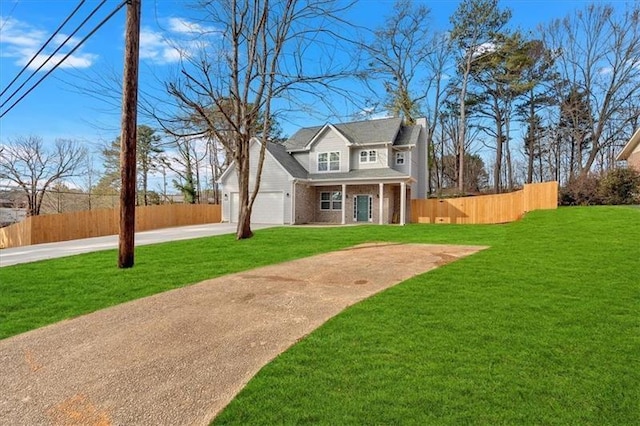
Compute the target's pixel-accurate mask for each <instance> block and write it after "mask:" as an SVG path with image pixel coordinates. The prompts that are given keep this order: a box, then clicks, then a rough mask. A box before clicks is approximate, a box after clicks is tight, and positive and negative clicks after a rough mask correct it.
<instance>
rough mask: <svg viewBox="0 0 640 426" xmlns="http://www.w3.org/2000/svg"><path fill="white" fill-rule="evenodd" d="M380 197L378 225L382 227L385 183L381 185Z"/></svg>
mask: <svg viewBox="0 0 640 426" xmlns="http://www.w3.org/2000/svg"><path fill="white" fill-rule="evenodd" d="M378 185H379V188H380V189H379V195H378V223H379V224H380V225H382V224H383V220H382V219H383V218H382V216H383V215H384V209H383V204H384V203H383V200H384V198H383V197H384V183H382V182H380V183H379V184H378Z"/></svg>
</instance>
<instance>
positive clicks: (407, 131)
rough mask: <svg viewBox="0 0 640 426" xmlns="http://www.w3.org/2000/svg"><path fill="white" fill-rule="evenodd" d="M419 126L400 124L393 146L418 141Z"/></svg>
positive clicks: (412, 143)
mask: <svg viewBox="0 0 640 426" xmlns="http://www.w3.org/2000/svg"><path fill="white" fill-rule="evenodd" d="M420 127H421V126H417V125H416V126H402V128H401V129H400V134H399V135H398V137H397V138H396V140H395V142H394V143H393V145H394V146H407V145H415V144H416V143H418V137H419V136H420Z"/></svg>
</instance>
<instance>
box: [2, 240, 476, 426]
mask: <svg viewBox="0 0 640 426" xmlns="http://www.w3.org/2000/svg"><path fill="white" fill-rule="evenodd" d="M482 248H483V247H474V246H466V247H464V246H451V245H423V244H394V243H390V244H384V243H379V244H370V245H364V246H356V247H352V248H349V249H345V250H340V251H336V252H332V253H325V254H321V255H317V256H312V257H308V258H304V259H299V260H295V261H291V262H285V263H281V264H278V265H271V266H267V267H263V268H258V269H254V270H250V271H245V272H240V273H237V274H233V275H227V276H224V277H219V278H216V279H213V280H209V281H205V282H203V283H200V284H196V285H192V286H188V287H184V288H180V289H177V290H172V291H168V292H165V293H161V294H157V295H155V296H151V297H146V298H144V299H139V300H136V301H133V302H129V303H124V304H121V305H118V306H114V307H112V308H108V309H104V310H101V311H98V312H95V313H93V314H89V315H84V316H81V317H78V318H74V319H71V320H67V321H62V322H60V323H57V324H53V325H51V326H48V327H43V328H40V329H37V330H34V331H31V332H28V333H24V334H20V335H18V336H14V337H11V338H8V339H4V340H2V341H0V389H1V391H0V424H1V425H12V426H19V425H101V426H108V425H206V424H208V423H209V421H210V420H211V419H212V418H213V417H214V416H215V415H216V414H217V413H218V412H219V411H220V410H221V409H222V408H223V407H224V406H225V405H227V404H228V403H229V401H231V399H232V398H233V397H234V396H235V395H236V394H237V393H238V391H239V390H240V389H242V387H243V386H244V385H245V384H246V383H247V382H248V381H249V380H250V379H251V377H253V375H255V374H256V373H257V372H258V371H259V370H260V368H262V366H264V365H265V364H267V363H268V362H269V361H270V360H272V359H273V358H274V357H276V356H277V355H278V354H279V353H281V352H283V351H284V350H286V349H287V348H288V347H289V346H291V345H293V344H295V343H296V342H297V341H298V340H299V339H301V338H303V337H304V336H306V335H307V334H309V333H310V332H311V331H313V330H314V329H316V328H317V327H318V326H320V325H321V324H322V323H324V322H325V321H327V320H328V319H329V318H331V317H332V316H334V315H336V314H338V313H339V312H340V311H342V310H343V309H344V308H346V307H347V306H349V305H352V304H354V303H357V302H358V301H360V300H362V299H364V298H367V297H369V296H371V295H372V294H375V293H377V292H379V291H382V290H384V289H386V288H388V287H390V286H392V285H395V284H397V283H399V282H401V281H404V280H406V279H408V278H410V277H412V276H414V275H417V274H421V273H423V272H426V271H428V270H430V269H434V268H436V267H438V266H440V265H443V264H445V263H448V262H452V261H455V260H457V259H459V258H461V257H464V256H467V255H470V254H472V253H475V252H477V251H478V250H481V249H482ZM425 285H429V283H428V282H427V283H425Z"/></svg>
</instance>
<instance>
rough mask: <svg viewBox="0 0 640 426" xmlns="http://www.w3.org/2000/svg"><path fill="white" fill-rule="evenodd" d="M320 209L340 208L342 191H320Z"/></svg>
mask: <svg viewBox="0 0 640 426" xmlns="http://www.w3.org/2000/svg"><path fill="white" fill-rule="evenodd" d="M320 210H342V191H327V192H321V193H320Z"/></svg>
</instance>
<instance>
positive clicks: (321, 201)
mask: <svg viewBox="0 0 640 426" xmlns="http://www.w3.org/2000/svg"><path fill="white" fill-rule="evenodd" d="M337 192H340V191H333V190H329V191H320V211H321V212H337V211H339V210H340V211H341V210H343V205H342V199H344V196H342V194H341V195H340V209H335V208H333V203H334V202H336V200H334V199H333V194H335V193H337ZM322 194H329V199H328V200H323V199H322ZM323 202H324V203H327V202H328V203H329V208H328V209H323V208H322V203H323Z"/></svg>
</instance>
